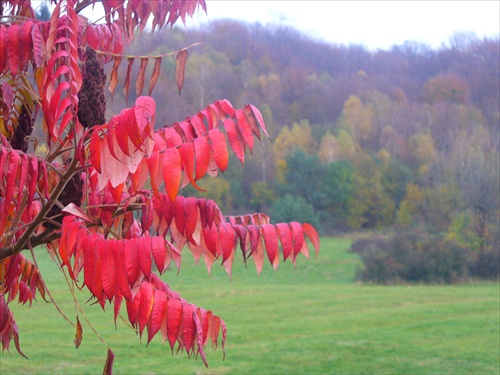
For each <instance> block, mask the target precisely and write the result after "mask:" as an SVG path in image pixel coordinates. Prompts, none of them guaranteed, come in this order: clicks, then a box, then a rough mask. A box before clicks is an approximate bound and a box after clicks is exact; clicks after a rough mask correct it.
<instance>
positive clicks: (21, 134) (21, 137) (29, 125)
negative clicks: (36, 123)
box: [10, 106, 33, 152]
mask: <svg viewBox="0 0 500 375" xmlns="http://www.w3.org/2000/svg"><path fill="white" fill-rule="evenodd" d="M32 132H33V117H32V116H31V114H30V113H29V111H28V110H27V109H26V107H25V106H23V107H22V109H21V113H20V115H19V119H18V124H17V126H16V128H15V130H14V134H13V135H12V138H11V139H10V145H11V146H12V148H14V149H16V150H21V151H22V152H26V151H28V137H29V136H30V135H31V133H32Z"/></svg>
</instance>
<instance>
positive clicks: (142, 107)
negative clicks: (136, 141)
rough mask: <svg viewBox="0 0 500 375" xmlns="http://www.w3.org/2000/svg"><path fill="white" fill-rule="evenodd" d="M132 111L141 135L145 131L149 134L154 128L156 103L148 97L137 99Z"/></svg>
mask: <svg viewBox="0 0 500 375" xmlns="http://www.w3.org/2000/svg"><path fill="white" fill-rule="evenodd" d="M134 111H135V118H136V120H137V126H138V127H139V130H140V133H141V135H143V133H144V132H145V131H147V130H149V132H151V131H152V130H153V126H154V119H155V112H156V103H155V101H154V100H153V98H150V97H149V96H140V97H138V98H137V99H136V101H135V106H134ZM148 128H149V129H148ZM150 135H151V134H150Z"/></svg>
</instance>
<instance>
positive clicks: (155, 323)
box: [147, 290, 167, 344]
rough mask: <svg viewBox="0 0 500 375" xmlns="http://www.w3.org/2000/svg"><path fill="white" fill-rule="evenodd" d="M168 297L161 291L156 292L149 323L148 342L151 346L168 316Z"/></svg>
mask: <svg viewBox="0 0 500 375" xmlns="http://www.w3.org/2000/svg"><path fill="white" fill-rule="evenodd" d="M166 308H167V295H166V294H165V292H163V291H161V290H155V291H154V298H153V308H152V310H151V317H150V319H149V321H148V342H147V344H149V343H150V342H151V340H152V339H153V337H154V336H155V335H156V333H157V332H158V331H159V330H160V328H161V324H162V322H163V318H164V316H165V315H166V314H165V313H166Z"/></svg>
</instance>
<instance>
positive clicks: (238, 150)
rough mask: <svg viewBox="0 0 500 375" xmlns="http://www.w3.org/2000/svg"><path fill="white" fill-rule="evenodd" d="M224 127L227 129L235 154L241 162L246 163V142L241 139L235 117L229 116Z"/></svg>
mask: <svg viewBox="0 0 500 375" xmlns="http://www.w3.org/2000/svg"><path fill="white" fill-rule="evenodd" d="M224 128H225V129H226V133H227V137H228V139H229V144H230V145H231V148H232V150H233V152H234V154H235V155H236V157H237V158H238V159H239V161H240V162H241V164H244V163H245V144H244V143H243V141H242V139H241V136H240V131H239V130H238V127H237V126H236V123H235V122H234V121H233V119H231V118H227V119H226V120H224Z"/></svg>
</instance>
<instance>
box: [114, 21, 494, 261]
mask: <svg viewBox="0 0 500 375" xmlns="http://www.w3.org/2000/svg"><path fill="white" fill-rule="evenodd" d="M197 42H202V43H203V44H202V45H201V46H196V47H194V48H192V49H190V50H189V59H188V63H187V66H186V83H185V87H184V89H183V91H182V93H181V95H180V96H179V97H177V96H176V95H175V93H174V90H164V91H162V87H165V88H167V87H172V85H174V84H175V61H174V59H164V61H163V62H162V65H163V66H162V71H163V72H164V74H162V76H161V77H160V78H159V83H158V89H156V93H155V94H154V95H155V99H156V100H157V102H158V103H161V104H160V105H159V106H158V117H159V118H165V119H170V118H172V119H179V118H182V116H183V114H186V113H195V112H196V108H200V107H203V106H204V105H207V104H209V103H211V102H212V101H213V100H214V99H215V98H219V97H222V96H224V97H225V98H227V99H228V100H230V101H231V102H232V103H233V104H234V105H235V106H241V105H244V104H245V103H247V102H251V103H255V104H256V105H257V106H258V107H259V108H260V109H261V111H262V113H263V116H264V119H265V121H266V124H267V126H268V129H269V132H270V134H271V138H272V139H273V141H272V142H261V143H260V144H258V145H256V147H255V149H254V151H253V153H254V155H253V157H252V158H248V159H247V161H246V162H245V166H244V168H231V169H230V170H228V172H226V173H224V174H223V175H221V176H220V177H219V178H218V179H214V180H209V181H207V182H206V184H205V185H203V186H202V187H203V188H204V189H205V190H207V193H200V192H197V191H195V190H194V189H193V190H192V191H191V193H192V194H194V195H198V196H199V195H206V196H210V197H213V198H215V199H216V200H217V201H218V202H219V204H220V205H221V207H223V208H224V209H226V210H228V211H229V212H234V213H237V212H241V211H244V210H247V209H248V208H252V209H253V210H257V211H263V212H267V213H270V214H271V216H272V217H274V219H275V220H277V221H287V220H291V219H292V218H294V219H299V220H300V221H308V222H311V223H314V224H316V225H318V227H320V228H321V230H322V231H323V233H336V232H340V231H342V232H344V231H351V230H358V229H367V230H380V229H394V228H396V229H397V230H398V231H401V230H409V229H415V228H419V229H421V230H425V231H426V232H428V233H431V234H438V233H440V234H445V235H446V236H447V238H450V239H453V240H454V241H457V242H458V243H461V244H464V246H467V247H468V248H470V249H473V250H474V251H476V252H484V251H487V250H488V251H491V250H495V251H498V245H499V170H500V168H499V167H500V166H499V155H498V150H499V127H500V125H499V122H500V109H499V103H500V94H499V79H498V77H499V74H500V68H499V36H498V35H497V36H495V37H491V38H483V39H479V38H477V37H476V36H475V35H474V34H473V33H456V34H454V35H453V36H452V37H450V40H449V41H448V43H446V44H443V45H442V46H441V47H440V48H439V49H432V48H430V47H428V46H426V45H423V44H419V43H416V42H411V41H409V42H406V43H404V44H402V45H395V46H393V47H392V48H391V49H388V50H377V51H369V50H367V49H366V48H364V47H362V46H359V45H347V46H346V45H335V44H328V43H325V42H321V41H317V40H313V39H311V38H308V37H307V36H304V35H302V34H301V33H299V32H298V31H296V30H294V29H291V28H287V27H282V26H262V25H260V24H258V23H257V24H247V23H242V22H239V21H232V20H222V21H216V22H212V23H211V24H210V25H209V26H208V27H207V28H205V29H203V30H185V29H175V30H174V36H173V37H172V36H170V37H169V38H166V36H164V35H163V34H161V33H155V34H153V35H152V36H151V37H150V38H149V39H147V38H144V39H142V40H141V43H140V45H139V44H137V45H133V46H132V51H133V52H134V53H135V54H140V53H142V52H145V51H154V53H157V54H161V53H166V52H168V51H173V50H176V49H177V48H181V47H182V46H186V45H190V44H192V43H197ZM149 53H151V52H149ZM115 96H119V94H115ZM115 101H116V99H115ZM230 163H239V162H238V160H237V159H236V158H232V159H231V160H230Z"/></svg>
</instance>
